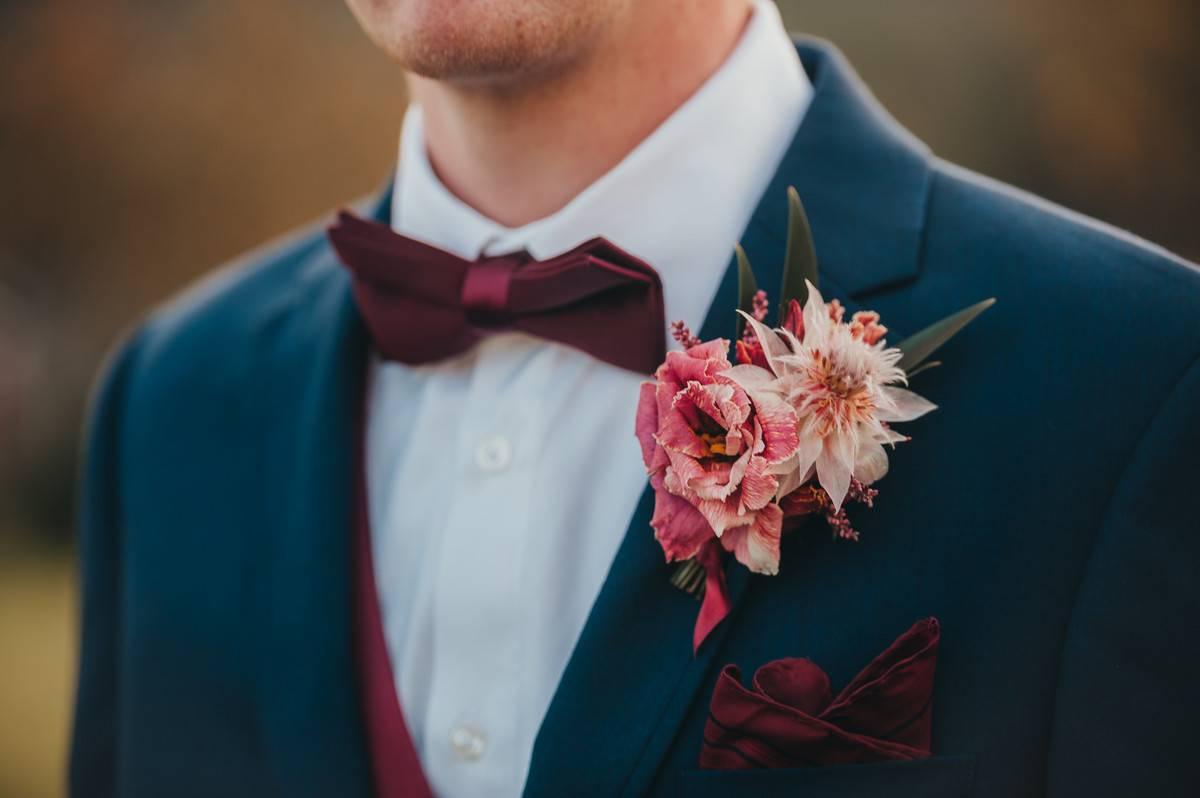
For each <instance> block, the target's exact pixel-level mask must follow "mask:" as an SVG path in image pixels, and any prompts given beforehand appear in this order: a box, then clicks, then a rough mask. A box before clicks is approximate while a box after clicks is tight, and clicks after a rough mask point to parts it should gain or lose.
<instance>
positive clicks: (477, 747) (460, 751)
mask: <svg viewBox="0 0 1200 798" xmlns="http://www.w3.org/2000/svg"><path fill="white" fill-rule="evenodd" d="M450 747H451V748H453V749H454V756H456V757H457V758H458V759H461V760H462V761H463V762H477V761H479V759H480V758H482V757H483V754H484V752H485V751H486V750H487V736H486V735H484V733H483V732H482V731H480V730H479V729H477V728H475V727H474V726H468V725H466V724H463V725H461V726H455V727H454V728H453V729H451V730H450Z"/></svg>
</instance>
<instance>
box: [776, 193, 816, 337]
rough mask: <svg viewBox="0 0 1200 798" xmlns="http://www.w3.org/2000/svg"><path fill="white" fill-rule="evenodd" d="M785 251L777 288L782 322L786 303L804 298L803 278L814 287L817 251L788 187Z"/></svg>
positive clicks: (797, 199) (805, 218)
mask: <svg viewBox="0 0 1200 798" xmlns="http://www.w3.org/2000/svg"><path fill="white" fill-rule="evenodd" d="M787 196H788V234H787V254H786V256H785V259H784V262H783V285H782V286H780V289H779V319H780V322H781V323H782V321H783V317H784V315H785V314H786V313H787V308H788V303H789V302H790V301H791V300H793V299H794V300H796V301H797V302H799V303H800V305H801V306H803V305H804V303H805V301H807V299H808V286H806V285H805V284H804V281H805V280H807V281H809V282H810V283H812V284H813V285H814V286H816V287H817V288H820V283H818V282H817V252H816V250H815V249H814V248H813V238H812V227H810V226H809V224H808V215H807V214H805V213H804V206H803V205H802V204H801V203H800V195H799V194H798V193H796V189H795V188H792V187H791V186H788V190H787Z"/></svg>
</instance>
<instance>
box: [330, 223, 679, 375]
mask: <svg viewBox="0 0 1200 798" xmlns="http://www.w3.org/2000/svg"><path fill="white" fill-rule="evenodd" d="M328 234H329V240H330V242H331V243H332V245H333V247H334V250H335V251H336V252H337V254H338V257H339V258H340V259H341V261H342V263H343V264H344V265H345V266H346V268H347V269H348V270H349V272H350V274H351V278H352V280H353V287H354V299H355V302H356V304H357V306H358V309H359V312H360V313H361V314H362V317H363V319H364V321H365V322H366V325H367V328H368V330H369V331H370V333H371V337H372V340H373V341H374V343H375V346H376V348H377V349H378V350H379V352H380V354H382V355H383V356H384V357H385V358H387V359H389V360H395V361H398V362H401V363H409V364H420V363H428V362H434V361H438V360H443V359H445V358H448V357H453V356H455V355H458V354H461V353H463V352H465V351H467V350H468V349H470V348H471V347H472V346H474V345H475V344H476V343H478V342H479V341H480V340H482V339H483V338H485V337H487V336H488V335H490V334H493V333H495V332H500V331H504V330H518V331H521V332H526V333H529V334H531V335H535V336H538V337H540V338H544V339H547V340H550V341H556V342H558V343H562V344H566V345H567V346H572V347H574V348H576V349H580V350H582V351H584V352H587V353H589V354H591V355H592V356H594V357H596V358H598V359H600V360H603V361H605V362H607V363H610V364H612V365H614V366H618V367H620V368H624V369H628V370H630V371H636V372H639V373H642V374H650V373H651V372H653V371H654V369H655V368H657V367H658V364H659V363H661V362H662V361H663V359H664V357H665V356H666V322H665V318H664V309H663V295H662V281H661V279H660V278H659V276H658V273H657V272H655V271H654V269H653V268H651V267H650V266H649V265H648V264H646V263H644V262H642V261H641V260H639V259H637V258H635V257H634V256H632V255H630V254H628V253H626V252H623V251H622V250H620V249H619V248H617V247H616V246H614V245H612V244H611V243H609V242H607V241H605V240H604V239H602V238H595V239H592V240H591V241H588V242H586V243H584V244H581V245H580V246H578V247H576V248H575V249H573V250H571V251H569V252H566V253H564V254H562V255H558V256H556V257H554V258H550V259H548V260H535V259H534V258H533V257H532V256H531V255H529V254H528V253H526V252H516V253H512V254H508V255H500V256H492V257H485V258H481V259H479V260H477V261H468V260H464V259H463V258H460V257H458V256H457V255H454V254H452V253H449V252H446V251H444V250H441V249H438V248H437V247H433V246H430V245H428V244H424V243H422V242H420V241H416V240H415V239H412V238H408V237H406V236H402V235H400V234H398V233H396V232H395V231H393V230H392V229H391V228H390V227H387V226H386V225H383V224H379V223H378V222H369V221H366V220H364V219H360V218H358V217H356V216H353V215H352V214H349V213H346V212H344V211H343V212H342V213H341V214H339V216H338V220H337V222H336V223H335V224H334V225H333V226H331V227H330V228H329V231H328Z"/></svg>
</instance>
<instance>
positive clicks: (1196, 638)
mask: <svg viewBox="0 0 1200 798" xmlns="http://www.w3.org/2000/svg"><path fill="white" fill-rule="evenodd" d="M1097 434H1103V431H1102V430H1097ZM1062 459H1063V462H1064V463H1067V464H1070V462H1071V458H1070V453H1062ZM1077 466H1079V467H1086V464H1077ZM1068 468H1069V465H1068ZM1063 479H1064V486H1067V485H1069V481H1070V474H1069V471H1068V473H1065V474H1064V477H1063ZM1065 493H1067V494H1069V491H1065ZM1051 532H1052V530H1051ZM1198 746H1200V360H1197V361H1195V362H1193V363H1192V364H1191V366H1190V368H1188V369H1187V370H1186V371H1185V372H1184V374H1183V375H1182V377H1181V378H1180V379H1179V381H1178V383H1177V384H1176V386H1175V388H1174V390H1173V391H1172V392H1171V394H1170V395H1169V396H1168V397H1167V399H1166V400H1165V402H1164V403H1163V405H1162V406H1161V408H1160V410H1159V412H1158V414H1157V415H1156V416H1155V418H1154V419H1153V421H1151V423H1150V425H1149V427H1148V428H1147V430H1146V432H1145V434H1144V435H1143V436H1142V439H1141V441H1140V443H1139V444H1138V447H1137V449H1136V451H1135V453H1134V455H1133V459H1132V460H1131V462H1130V463H1129V465H1128V467H1127V468H1126V470H1125V473H1124V474H1123V476H1122V478H1121V480H1120V482H1119V483H1118V484H1117V486H1116V488H1115V490H1114V493H1113V495H1112V496H1111V498H1110V506H1109V509H1108V512H1107V513H1106V515H1105V520H1104V523H1103V525H1102V527H1101V528H1100V530H1099V533H1098V536H1097V538H1096V543H1095V546H1094V548H1093V550H1092V553H1091V560H1090V562H1089V563H1088V565H1087V568H1086V570H1085V572H1084V576H1083V580H1082V582H1081V584H1080V587H1079V592H1078V594H1077V597H1076V605H1075V608H1074V611H1073V614H1072V618H1071V622H1070V624H1069V626H1068V629H1067V635H1066V639H1065V641H1064V647H1063V654H1062V660H1061V671H1060V675H1059V686H1058V694H1057V698H1056V706H1055V716H1054V723H1053V727H1052V729H1051V745H1050V750H1049V762H1048V768H1047V778H1048V782H1047V791H1046V794H1047V796H1049V798H1066V797H1067V796H1085V795H1086V796H1128V795H1191V794H1196V793H1195V791H1196V790H1198V789H1200V747H1198Z"/></svg>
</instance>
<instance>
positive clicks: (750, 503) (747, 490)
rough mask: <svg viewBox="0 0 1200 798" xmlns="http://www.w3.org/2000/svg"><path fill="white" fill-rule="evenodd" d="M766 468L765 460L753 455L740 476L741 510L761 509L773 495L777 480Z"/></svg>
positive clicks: (777, 484)
mask: <svg viewBox="0 0 1200 798" xmlns="http://www.w3.org/2000/svg"><path fill="white" fill-rule="evenodd" d="M767 469H768V465H767V461H766V460H764V459H763V458H761V457H755V458H753V459H752V460H751V461H750V465H749V467H747V469H746V475H745V476H744V477H742V485H741V509H742V510H748V511H754V510H761V509H762V508H763V507H765V506H766V505H767V503H768V502H770V501H771V499H773V498H774V497H775V491H776V490H777V489H778V488H779V480H778V479H776V478H775V476H774V475H773V474H770V473H768V471H767Z"/></svg>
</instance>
